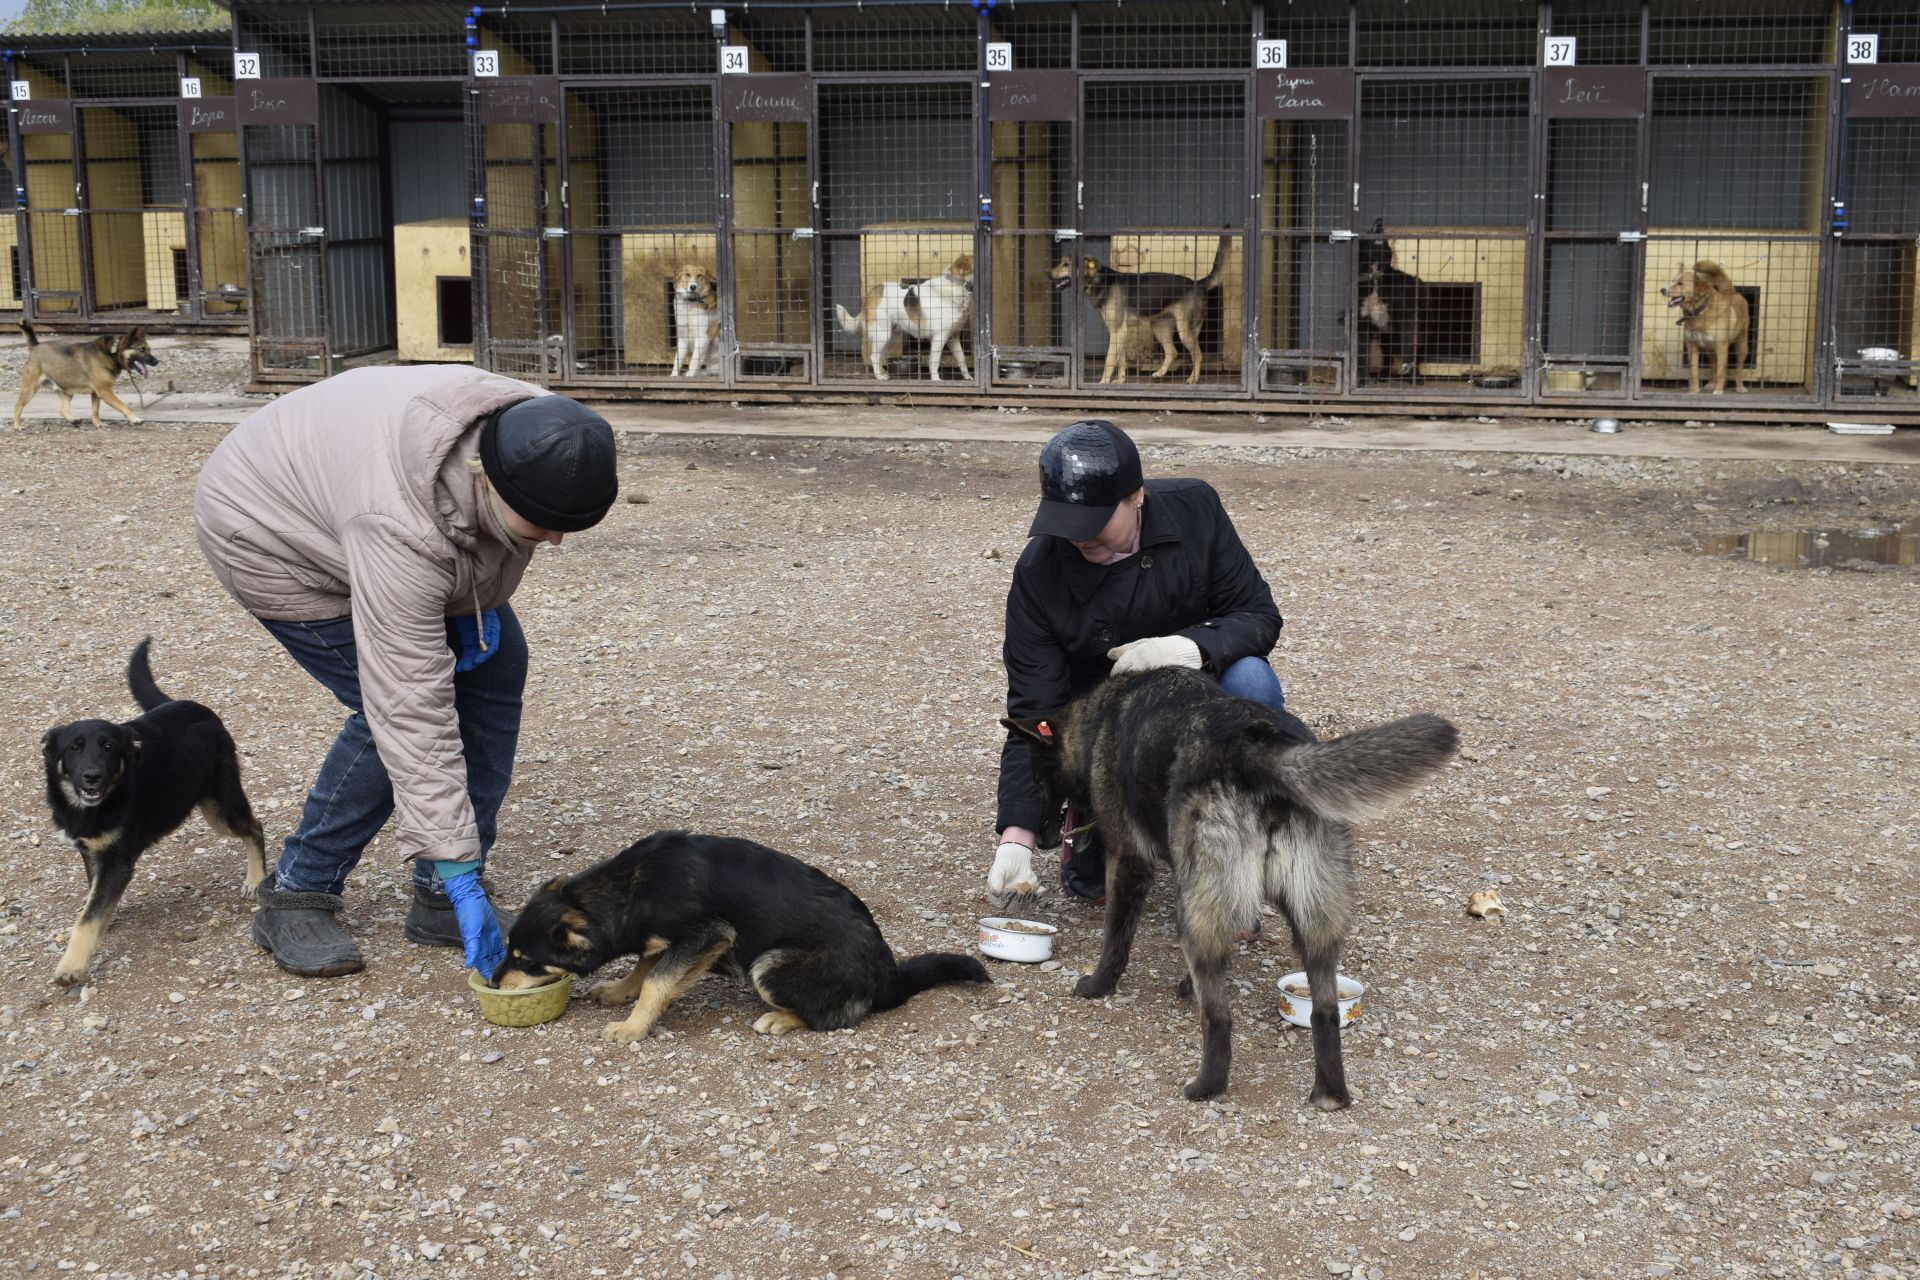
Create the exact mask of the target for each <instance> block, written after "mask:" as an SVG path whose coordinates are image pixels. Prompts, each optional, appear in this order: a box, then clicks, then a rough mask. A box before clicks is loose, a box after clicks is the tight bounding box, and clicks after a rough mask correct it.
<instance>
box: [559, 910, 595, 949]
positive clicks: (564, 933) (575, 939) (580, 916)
mask: <svg viewBox="0 0 1920 1280" xmlns="http://www.w3.org/2000/svg"><path fill="white" fill-rule="evenodd" d="M592 927H593V925H592V922H591V921H589V920H588V919H587V917H586V915H585V914H584V913H583V912H581V911H579V910H577V909H574V908H569V909H567V910H566V911H564V912H562V913H561V915H560V920H559V923H558V924H556V925H555V926H554V930H553V936H554V940H555V941H557V942H558V943H560V945H561V946H563V947H565V948H567V950H569V951H591V950H593V939H591V938H589V937H587V933H586V931H587V930H588V929H590V928H592Z"/></svg>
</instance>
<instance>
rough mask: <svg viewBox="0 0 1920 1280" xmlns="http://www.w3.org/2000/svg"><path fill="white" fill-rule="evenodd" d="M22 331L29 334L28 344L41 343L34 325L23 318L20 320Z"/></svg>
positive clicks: (35, 344) (37, 344) (34, 345)
mask: <svg viewBox="0 0 1920 1280" xmlns="http://www.w3.org/2000/svg"><path fill="white" fill-rule="evenodd" d="M20 332H22V333H24V334H26V335H27V345H28V346H30V347H37V346H39V345H40V335H39V334H37V333H35V332H34V331H33V326H32V325H30V324H28V323H27V322H26V321H25V320H22V321H21V322H20Z"/></svg>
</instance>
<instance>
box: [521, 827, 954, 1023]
mask: <svg viewBox="0 0 1920 1280" xmlns="http://www.w3.org/2000/svg"><path fill="white" fill-rule="evenodd" d="M629 955H630V956H634V957H636V959H635V962H634V966H633V971H632V972H631V973H629V974H628V975H627V976H626V977H624V978H617V979H614V980H612V981H608V982H602V983H600V984H598V985H597V986H595V987H594V989H593V991H592V992H591V993H590V994H591V995H592V996H593V998H594V999H595V1000H597V1001H599V1002H600V1003H601V1004H612V1005H621V1004H626V1003H627V1002H628V1001H632V1002H633V1009H632V1011H631V1012H629V1013H628V1015H627V1017H626V1019H625V1020H624V1021H621V1022H609V1023H608V1024H607V1025H606V1027H605V1028H604V1029H603V1030H602V1031H601V1038H602V1039H604V1040H612V1041H615V1042H617V1043H620V1044H629V1043H632V1042H633V1041H635V1040H641V1039H645V1038H646V1035H647V1033H648V1032H649V1031H651V1030H652V1029H653V1024H654V1023H655V1022H656V1021H658V1020H659V1018H660V1015H661V1014H662V1013H663V1012H665V1011H666V1008H667V1006H668V1005H670V1004H672V1003H673V1002H674V1001H675V1000H677V999H679V998H680V997H681V995H683V994H684V993H685V992H686V990H687V988H689V987H691V986H692V985H693V984H694V983H696V982H698V981H699V980H700V978H701V977H702V975H704V974H705V973H706V972H707V971H708V970H710V969H713V968H716V967H718V968H719V969H720V970H721V971H722V972H724V973H727V974H730V975H732V976H733V977H734V978H735V979H737V980H738V981H739V982H740V983H741V984H742V985H745V986H749V987H751V988H752V989H753V990H754V992H755V993H757V994H758V995H759V997H760V998H761V999H762V1000H764V1001H766V1002H767V1004H768V1005H770V1006H771V1010H770V1011H769V1012H767V1013H764V1014H762V1015H761V1016H760V1019H759V1020H758V1021H757V1022H755V1023H754V1024H753V1029H754V1030H755V1031H758V1032H760V1033H761V1034H763V1035H774V1036H779V1035H785V1034H786V1033H787V1032H789V1031H797V1030H799V1029H800V1028H801V1027H810V1028H812V1029H813V1030H815V1031H837V1030H839V1029H840V1028H842V1027H851V1026H853V1025H855V1024H856V1023H858V1022H860V1021H861V1020H862V1019H863V1018H865V1017H867V1015H869V1014H872V1013H878V1012H880V1011H881V1010H882V1009H891V1008H894V1007H895V1006H896V1005H899V1004H902V1003H904V1002H905V1001H907V1000H909V999H911V998H912V997H913V996H915V995H918V994H919V993H920V992H922V991H925V990H926V989H927V988H929V987H936V986H940V985H941V984H943V983H948V982H985V981H987V971H986V969H985V968H984V967H982V965H981V964H980V962H979V961H978V960H975V959H974V958H973V957H971V956H963V955H956V954H954V953H952V952H944V951H929V952H927V953H926V954H925V955H918V956H912V957H910V958H908V959H905V960H896V959H895V958H894V954H893V950H892V948H890V947H888V946H887V943H886V940H885V939H884V938H882V937H881V936H880V926H879V925H877V924H875V923H874V922H873V914H872V913H871V912H869V911H868V910H867V904H866V903H864V902H862V901H860V899H859V898H858V897H857V896H855V894H854V892H853V890H851V889H849V888H847V887H846V886H845V885H843V884H841V883H840V882H839V881H838V880H835V879H834V878H833V877H832V876H830V875H828V874H827V873H826V872H824V871H822V870H820V869H819V868H817V867H812V866H809V865H807V864H806V863H804V862H802V861H800V859H798V858H795V857H792V856H790V855H788V854H784V853H781V852H780V851H779V850H777V849H769V848H767V847H766V846H765V845H762V844H755V843H754V842H753V841H751V840H739V839H733V838H730V837H724V836H707V835H695V834H691V833H689V832H685V831H662V832H659V833H657V834H655V835H651V836H648V837H647V838H646V839H645V840H642V841H640V842H639V843H638V844H635V845H633V846H632V847H630V848H628V849H627V850H626V852H624V853H620V854H616V855H615V856H613V857H611V858H608V859H607V860H606V861H605V862H602V863H600V864H598V865H597V866H593V867H589V868H587V869H586V870H585V871H582V872H581V873H580V874H579V875H577V876H574V877H573V878H572V879H568V878H566V877H564V876H560V877H556V878H554V879H552V880H549V881H548V882H547V883H546V884H545V885H543V886H541V889H540V892H538V893H536V894H534V895H533V898H532V899H531V900H530V901H529V902H528V903H527V905H526V909H525V910H523V911H522V912H521V913H520V918H519V919H517V920H515V921H514V922H513V928H512V929H511V930H510V931H509V932H508V935H507V956H506V959H504V960H502V961H501V962H500V968H499V969H498V970H497V971H495V973H494V974H493V975H492V979H493V983H494V985H495V986H498V987H502V988H504V989H507V990H515V989H520V988H525V987H534V986H540V985H542V984H544V983H547V982H551V981H552V980H553V979H555V978H557V977H559V976H560V975H561V974H562V973H574V974H588V973H592V972H593V971H594V970H595V969H598V968H599V967H600V966H601V965H603V964H606V963H607V962H608V961H609V960H615V959H618V958H619V957H621V956H629Z"/></svg>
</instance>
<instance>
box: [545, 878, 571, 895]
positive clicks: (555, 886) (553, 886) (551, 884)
mask: <svg viewBox="0 0 1920 1280" xmlns="http://www.w3.org/2000/svg"><path fill="white" fill-rule="evenodd" d="M566 883H567V878H566V877H565V876H555V877H554V878H553V879H551V880H549V881H547V882H546V883H545V884H543V885H541V886H540V892H542V893H558V892H560V890H561V888H562V887H563V886H565V884H566Z"/></svg>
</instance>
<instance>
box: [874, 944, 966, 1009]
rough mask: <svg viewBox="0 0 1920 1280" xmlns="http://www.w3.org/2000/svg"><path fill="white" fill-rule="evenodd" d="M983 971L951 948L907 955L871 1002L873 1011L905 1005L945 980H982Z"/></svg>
mask: <svg viewBox="0 0 1920 1280" xmlns="http://www.w3.org/2000/svg"><path fill="white" fill-rule="evenodd" d="M985 981H987V971H986V969H985V968H984V967H982V965H981V964H980V962H979V961H978V960H975V959H974V958H973V957H972V956H963V955H958V954H956V953H954V952H951V951H929V952H927V953H926V954H924V955H918V956H909V957H908V958H907V959H905V960H902V961H901V962H900V964H899V966H898V967H897V968H896V969H895V970H894V971H893V985H892V986H891V987H890V988H889V989H887V990H885V991H883V992H881V993H880V998H879V999H877V1000H875V1001H874V1002H873V1008H874V1012H876V1013H878V1012H879V1011H880V1010H882V1009H892V1008H894V1007H896V1006H898V1005H902V1004H905V1003H906V1002H907V1001H909V1000H911V999H913V997H915V996H917V995H919V994H920V993H921V992H922V991H925V990H926V989H927V988H929V987H943V986H945V985H946V984H947V983H949V982H985Z"/></svg>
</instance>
